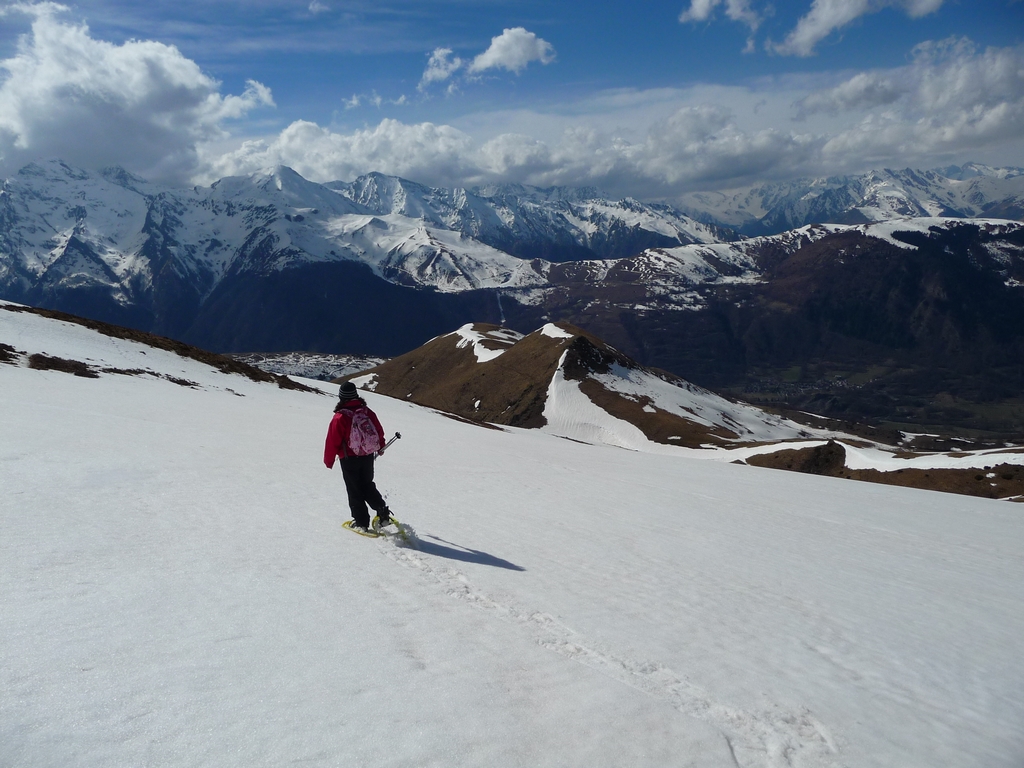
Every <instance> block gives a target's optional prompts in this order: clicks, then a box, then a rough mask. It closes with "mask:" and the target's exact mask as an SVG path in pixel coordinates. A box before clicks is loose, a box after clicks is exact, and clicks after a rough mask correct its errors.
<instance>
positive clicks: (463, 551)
mask: <svg viewBox="0 0 1024 768" xmlns="http://www.w3.org/2000/svg"><path fill="white" fill-rule="evenodd" d="M426 538H428V539H433V540H434V541H439V542H442V543H441V544H435V543H434V542H432V541H426V540H425V539H419V540H418V542H417V543H418V546H417V549H418V550H419V551H420V552H422V553H424V554H427V555H436V556H437V557H446V558H448V559H449V560H461V561H462V562H464V563H477V564H478V565H490V566H493V567H495V568H507V569H508V570H510V571H525V570H526V569H525V568H523V567H522V566H521V565H516V564H515V563H510V562H509V561H508V560H502V559H501V558H500V557H495V556H494V555H489V554H487V553H486V552H481V551H480V550H478V549H469V548H468V547H462V546H459V545H458V544H453V543H452V542H450V541H445V540H444V539H442V538H439V537H437V536H427V537H426ZM446 545H447V546H446Z"/></svg>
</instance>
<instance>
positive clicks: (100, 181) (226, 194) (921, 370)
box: [0, 160, 1024, 432]
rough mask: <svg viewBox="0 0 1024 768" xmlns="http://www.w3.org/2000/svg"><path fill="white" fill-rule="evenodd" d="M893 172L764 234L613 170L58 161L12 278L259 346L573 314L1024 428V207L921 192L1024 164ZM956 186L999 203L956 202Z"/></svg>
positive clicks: (752, 384) (43, 179)
mask: <svg viewBox="0 0 1024 768" xmlns="http://www.w3.org/2000/svg"><path fill="white" fill-rule="evenodd" d="M947 173H950V174H952V173H953V171H951V170H949V171H947ZM886 174H888V175H887V176H885V178H887V179H890V181H891V183H889V182H887V183H889V186H884V185H883V186H877V187H876V188H875V192H874V193H873V194H874V196H873V197H871V198H870V199H871V200H874V201H875V204H874V207H871V208H870V210H869V208H868V207H867V206H866V204H864V205H861V207H860V208H858V209H857V210H858V211H860V214H858V215H860V216H861V217H862V218H871V219H873V220H872V221H871V222H869V223H865V222H863V221H862V222H861V223H857V224H841V223H818V224H807V223H803V222H805V221H806V220H807V219H808V217H810V218H822V216H820V215H818V214H821V213H823V211H825V209H824V208H821V209H814V211H816V212H815V213H814V215H813V216H812V215H811V214H810V213H808V212H807V211H810V210H811V209H810V208H808V209H807V211H805V212H804V214H801V215H803V218H799V217H796V218H793V219H792V220H791V221H789V222H788V223H790V224H800V226H797V227H796V228H794V229H787V230H786V231H784V232H781V233H779V234H772V235H762V236H758V237H752V238H750V237H748V238H741V237H740V236H739V235H737V234H736V233H735V232H732V231H730V230H727V229H724V228H722V227H721V226H719V225H718V224H714V223H711V224H709V223H701V222H699V221H697V220H696V219H695V218H693V217H692V216H688V215H686V214H684V213H683V212H681V211H680V210H678V209H676V208H673V207H671V206H668V205H664V204H652V203H642V202H639V201H636V200H632V199H622V200H612V199H609V198H606V197H603V196H601V194H600V193H599V192H598V191H596V190H593V189H564V188H551V189H544V190H541V189H536V188H528V187H522V186H494V187H489V188H481V189H476V190H465V189H438V188H431V187H427V186H423V185H420V184H416V183H414V182H411V181H408V180H405V179H401V178H397V177H389V176H383V175H381V174H369V175H367V176H364V177H360V178H359V179H357V180H355V181H354V182H334V183H329V184H317V183H314V182H311V181H308V180H306V179H304V178H303V177H301V176H300V175H299V174H297V173H295V172H294V171H292V170H291V169H288V168H284V167H279V168H276V169H272V170H271V171H268V172H265V173H259V174H253V175H251V176H245V177H230V178H225V179H221V180H220V181H217V182H215V183H214V184H212V185H210V186H209V187H195V188H192V189H184V190H183V189H168V188H164V187H160V186H157V185H154V184H150V183H148V182H146V181H145V180H143V179H140V178H138V177H136V176H133V175H131V174H130V173H128V172H126V171H124V170H123V169H119V168H114V169H106V170H104V171H101V172H90V171H85V170H82V169H77V168H73V167H71V166H69V165H67V164H65V163H63V162H61V161H59V160H52V161H48V162H45V163H36V164H31V165H29V166H26V167H25V168H23V169H22V170H21V171H20V172H19V173H18V174H16V175H15V176H13V177H11V178H9V179H7V180H6V181H5V182H4V186H3V189H2V190H0V298H4V299H7V300H11V301H18V302H22V303H26V304H31V305H36V306H42V307H49V308H54V309H59V310H63V311H68V312H74V313H77V314H81V315H85V316H89V317H93V318H96V319H100V320H105V321H110V322H116V323H121V324H123V325H128V326H132V327H135V328H139V329H142V330H146V331H152V332H156V333H159V334H163V335H166V336H170V337H173V338H177V339H181V340H184V341H187V342H189V343H193V344H197V345H199V346H203V347H205V348H210V349H215V350H218V351H235V352H246V351H248V352H253V351H259V352H280V351H290V350H307V351H316V352H324V353H341V352H347V353H362V354H370V355H377V356H382V357H390V356H394V355H398V354H402V353H404V352H406V351H408V350H410V349H412V348H414V347H416V346H418V345H420V344H422V343H424V342H425V341H427V340H428V339H430V338H432V337H435V336H439V335H442V334H445V333H448V332H450V331H451V329H452V328H457V327H460V326H462V325H465V324H466V323H473V322H489V323H495V324H501V325H504V326H507V327H509V328H512V329H515V330H517V331H519V332H523V333H529V332H531V331H533V330H534V329H536V328H538V327H540V326H542V325H544V324H545V323H548V322H568V323H572V324H574V325H575V326H579V327H580V328H582V329H585V330H586V331H589V332H592V333H595V334H597V335H598V336H600V337H601V338H603V339H606V340H607V341H608V342H609V343H610V344H613V345H614V346H615V347H616V348H618V349H621V350H623V351H624V352H625V353H627V354H629V355H631V356H632V357H633V358H635V359H636V360H638V361H639V362H640V363H641V364H644V365H651V366H656V367H658V368H661V369H665V370H667V371H670V372H672V373H673V374H676V375H680V376H683V377H685V378H686V379H688V380H690V381H693V382H695V383H697V384H699V385H702V386H706V387H711V388H716V389H720V390H726V391H729V392H731V393H732V394H736V395H739V396H741V397H743V398H744V399H748V400H751V399H758V398H761V399H762V400H763V401H764V402H765V404H771V405H776V406H783V407H791V408H797V409H801V410H813V411H815V412H817V413H824V414H825V415H828V416H832V417H838V418H849V419H854V420H864V419H879V420H883V421H887V422H893V423H899V424H902V423H908V424H916V425H920V426H925V425H929V424H940V425H942V426H949V425H954V426H963V427H971V428H976V429H985V430H989V431H996V432H1000V431H1002V432H1005V431H1013V430H1015V429H1018V428H1019V429H1024V404H1022V403H1020V402H1018V398H1019V396H1018V394H1017V393H1019V392H1020V391H1022V390H1024V372H1022V370H1021V368H1020V364H1019V360H1020V359H1022V355H1024V290H1022V287H1024V225H1022V224H1020V223H1018V222H1013V221H1009V220H1005V219H978V218H973V219H966V220H964V219H959V218H950V217H941V216H933V217H931V218H922V217H919V216H916V215H915V216H912V217H909V218H906V217H903V218H899V217H898V215H899V214H903V213H907V212H909V213H913V214H917V213H921V212H926V213H932V214H938V213H951V212H960V213H964V212H966V213H973V212H976V211H978V210H982V209H987V210H994V209H995V208H998V207H1000V206H1001V208H1000V210H1003V211H1004V212H1007V211H1009V212H1012V211H1010V209H1011V208H1012V207H1013V205H1015V203H1014V202H1013V201H1014V200H1015V199H1016V198H1015V197H1014V194H1016V193H1015V192H1014V190H1020V189H1021V187H1022V185H1024V176H1022V175H1021V174H1020V173H1019V172H1018V171H1017V170H1016V169H1001V170H996V169H987V168H985V167H982V166H972V167H969V168H960V169H958V171H957V174H954V175H959V176H961V177H963V178H959V179H953V178H951V177H950V176H948V175H942V174H938V173H937V172H909V171H908V172H901V174H902V175H901V174H892V173H890V172H886ZM878 176H879V178H881V177H882V174H878ZM897 177H899V178H901V179H903V180H904V183H902V186H900V187H899V189H900V190H902V191H901V192H900V193H899V195H896V193H895V192H893V193H892V194H890V193H889V192H886V193H885V194H884V195H883V194H882V191H881V190H882V189H883V187H884V189H886V190H890V192H891V190H893V189H895V188H896V187H895V184H896V180H898V178H897ZM913 179H918V180H920V181H919V183H918V182H915V184H916V186H915V184H911V183H910V180H913ZM929 179H932V180H933V181H934V184H931V185H930V186H929V184H925V182H926V181H928V180H929ZM942 179H945V180H946V181H942ZM837 183H838V182H837ZM829 184H831V182H829V183H822V184H821V185H819V187H821V189H823V190H826V191H827V189H833V187H834V188H835V189H847V188H852V187H851V186H850V184H847V186H846V187H841V186H835V185H833V187H829ZM943 185H945V186H943ZM958 185H959V186H958ZM861 187H862V188H864V189H866V187H865V185H864V184H863V183H862V184H861ZM826 188H827V189H826ZM947 188H948V189H947ZM954 188H955V189H957V190H959V192H958V193H957V194H958V195H959V197H957V200H967V199H968V198H970V199H971V200H973V203H972V204H973V205H975V206H976V207H975V208H972V209H969V210H968V209H963V210H961V209H962V208H963V206H961V208H958V209H956V210H955V211H954V209H953V208H952V207H951V206H947V207H946V208H939V207H936V206H937V205H938V203H936V202H935V200H936V199H937V195H938V191H937V190H939V191H941V190H942V189H947V191H949V190H952V189H954ZM968 188H970V189H971V190H973V192H971V193H970V194H968V192H966V191H965V190H967V189H968ZM763 189H767V188H762V190H763ZM787 189H789V192H788V193H787V194H788V195H789V197H788V198H786V199H795V196H796V195H797V193H798V192H799V189H798V187H797V185H791V187H787ZM783 191H785V190H783V188H782V187H779V189H778V190H777V192H778V194H779V196H780V197H779V199H780V200H781V199H783V198H785V197H786V196H785V195H782V192H783ZM847 191H848V189H847ZM862 191H863V189H862ZM925 192H928V194H927V195H926V194H925ZM758 194H760V193H758ZM829 194H831V193H829ZM836 194H838V193H836ZM844 194H846V193H844ZM949 194H952V192H949ZM915 195H916V196H915ZM929 195H930V196H929ZM823 196H825V192H822V194H819V195H817V197H816V198H815V199H818V198H822V197H823ZM832 196H833V197H834V195H832ZM747 198H749V200H750V201H753V200H754V199H755V198H757V199H758V200H761V203H759V205H761V207H762V208H764V206H765V205H767V202H768V198H766V197H764V196H763V195H762V196H761V197H757V195H756V194H754V193H753V192H750V193H748V195H747V197H746V198H744V199H745V200H746V199H747ZM803 198H805V199H808V200H809V199H811V198H809V197H808V194H807V193H804V195H803ZM897 198H898V199H899V200H909V199H911V198H912V199H913V200H914V201H916V202H915V203H914V204H915V205H916V206H918V207H917V208H915V209H913V210H911V209H906V210H905V209H904V208H902V207H901V205H902V204H901V205H897V204H896V203H894V202H893V200H896V199H897ZM857 199H858V200H860V201H861V202H863V201H864V200H867V199H868V198H867V197H864V196H863V195H862V196H861V197H860V198H857ZM884 201H888V202H886V204H885V205H882V202H884ZM748 202H749V201H748ZM745 204H747V203H745ZM958 204H959V203H958ZM750 205H753V203H749V205H748V208H750ZM776 208H777V206H775V207H772V208H771V209H769V211H768V212H766V213H765V214H764V215H763V216H762V217H761V219H764V220H768V219H769V215H768V214H769V213H770V212H771V211H772V210H776ZM750 210H753V209H752V208H750ZM757 210H758V211H760V210H761V209H760V208H759V209H757ZM793 210H794V211H795V210H796V208H794V209H793ZM838 210H839V209H838V208H837V209H836V211H838ZM844 211H845V209H844ZM865 211H867V212H869V213H870V214H871V215H870V216H868V215H867V214H866V213H865ZM848 213H849V211H846V212H845V213H844V212H842V211H840V212H839V213H837V214H836V215H835V217H834V218H836V219H839V218H843V217H844V216H847V214H848ZM793 215H794V216H795V214H793ZM725 223H728V222H725ZM762 226H764V227H769V224H768V223H765V224H762ZM771 226H775V225H771ZM1007 408H1009V410H1007ZM1018 422H1019V423H1018Z"/></svg>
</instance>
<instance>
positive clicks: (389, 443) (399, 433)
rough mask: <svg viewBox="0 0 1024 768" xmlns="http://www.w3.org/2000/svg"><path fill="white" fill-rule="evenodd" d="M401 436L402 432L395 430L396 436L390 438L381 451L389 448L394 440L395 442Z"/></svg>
mask: <svg viewBox="0 0 1024 768" xmlns="http://www.w3.org/2000/svg"><path fill="white" fill-rule="evenodd" d="M401 436H402V433H401V432H395V436H394V437H392V438H391V439H390V440H388V441H387V442H386V443H384V447H383V448H381V449H380V451H379V453H383V452H384V451H385V450H387V447H388V446H389V445H391V444H392V443H393V442H395V440H397V439H398V438H400V437H401Z"/></svg>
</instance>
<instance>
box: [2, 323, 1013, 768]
mask: <svg viewBox="0 0 1024 768" xmlns="http://www.w3.org/2000/svg"><path fill="white" fill-rule="evenodd" d="M8 314H11V313H6V312H4V313H2V315H0V338H2V339H3V340H4V341H6V342H7V343H10V344H12V345H14V346H15V347H16V348H18V349H23V350H27V351H46V352H47V353H48V354H61V353H62V352H63V354H62V356H66V357H74V358H76V359H85V358H86V357H91V358H92V359H93V360H95V361H97V362H100V361H102V362H103V364H105V365H114V366H117V367H142V366H139V365H136V363H138V362H139V361H140V360H144V361H148V362H149V364H150V365H152V366H153V367H154V370H158V371H161V372H162V371H164V369H165V368H167V369H168V370H167V372H169V373H174V372H177V373H174V375H176V376H178V377H181V378H187V379H189V380H191V381H195V382H197V383H198V384H199V386H200V387H201V388H195V389H193V388H188V387H182V386H177V385H175V384H173V383H171V382H169V381H166V380H162V379H156V378H152V377H128V376H116V375H105V376H103V377H102V378H100V379H82V378H78V377H74V376H70V375H67V374H63V373H59V372H55V371H34V370H28V369H26V368H20V367H13V366H9V365H0V392H2V393H3V397H2V398H0V481H2V493H0V623H2V626H3V627H4V628H5V629H4V633H3V635H2V636H0V764H3V765H11V766H44V765H46V766H49V765H61V764H65V765H71V764H73V765H81V766H111V765H160V766H165V765H173V766H176V765H183V766H184V765H188V766H193V765H246V766H260V765H267V766H270V765H274V766H277V765H281V764H283V763H285V762H292V761H295V762H297V761H303V762H306V763H311V764H313V765H323V766H334V765H357V764H373V765H384V766H459V765H465V766H471V765H485V764H486V765H502V766H506V765H508V766H564V765H587V766H622V765H631V766H644V765H650V766H664V765H683V766H686V765H693V766H716V765H722V766H735V765H739V766H742V767H743V768H747V766H862V765H878V766H900V767H901V768H905V767H907V766H922V767H924V766H927V767H928V768H933V767H934V766H964V765H986V766H997V767H998V766H1007V767H1010V766H1019V765H1020V763H1021V760H1022V758H1024V735H1022V734H1024V728H1022V725H1024V672H1022V671H1021V667H1020V665H1019V663H1018V661H1019V659H1018V656H1019V648H1020V638H1021V637H1022V636H1024V545H1022V542H1024V536H1022V534H1024V517H1022V514H1021V510H1020V508H1019V507H1017V506H1015V505H1010V504H1005V503H998V502H993V501H987V500H981V499H975V498H971V497H964V496H952V495H944V494H936V493H928V492H923V491H915V490H910V489H903V488H894V487H888V486H880V485H870V484H866V483H863V484H862V483H853V482H849V481H841V480H833V479H829V478H819V477H813V476H807V475H799V474H795V473H786V472H778V471H772V470H764V469H758V468H754V467H743V466H735V465H731V464H726V463H719V462H709V461H698V460H695V459H690V458H687V457H685V456H679V455H658V454H649V453H640V452H636V451H627V450H622V449H616V448H611V447H606V446H593V445H583V444H580V443H577V442H573V441H570V440H565V439H562V438H559V437H555V436H552V435H549V434H544V433H542V432H537V431H522V430H507V431H496V430H488V429H484V428H481V427H476V426H472V425H468V424H464V423H460V422H456V421H453V420H451V419H447V418H445V417H443V416H441V415H438V414H435V413H433V412H431V411H429V410H426V409H423V408H419V407H417V406H413V405H411V404H408V403H403V402H399V401H395V400H390V399H387V398H384V397H381V396H377V395H373V394H368V395H367V399H368V400H369V401H370V404H371V405H372V407H374V408H375V409H376V410H377V412H378V413H379V414H380V416H381V420H382V422H383V423H384V426H385V428H386V429H387V430H388V432H389V433H392V432H394V431H395V430H398V431H401V432H402V435H403V437H402V440H400V441H399V442H398V443H397V444H396V445H395V446H394V447H393V448H392V449H390V450H389V452H388V453H387V455H386V456H384V457H383V458H382V459H381V460H380V461H379V462H378V465H377V467H378V470H377V473H378V483H379V485H380V487H381V489H382V490H383V491H384V492H385V494H386V495H387V496H388V500H389V504H390V505H391V507H392V508H393V509H394V511H395V514H396V515H397V516H398V517H399V519H400V520H403V521H404V522H407V523H409V524H411V525H412V526H413V527H414V528H415V530H416V532H417V534H418V536H419V539H420V542H421V544H420V549H419V550H413V549H403V548H399V547H396V546H394V545H393V544H392V543H390V542H388V541H381V540H367V539H365V538H361V537H358V536H353V535H352V534H351V533H349V532H347V531H344V530H343V529H342V528H341V526H340V523H341V522H342V521H343V520H344V519H346V518H347V510H346V508H345V502H344V490H343V483H342V480H341V476H340V472H339V471H338V469H337V468H335V469H334V470H333V471H332V472H328V471H327V470H326V469H325V468H324V467H323V465H322V462H321V456H322V447H323V438H324V434H325V432H326V428H327V424H328V422H329V420H330V415H331V408H332V407H333V403H334V399H333V397H319V396H316V395H311V394H307V393H298V392H292V391H283V390H279V389H276V388H274V387H273V386H267V385H258V384H255V383H253V382H249V381H248V380H245V379H241V378H239V377H232V376H227V375H224V374H220V373H217V372H213V371H211V370H210V369H207V368H205V367H204V366H202V365H200V364H198V363H194V362H192V361H188V360H183V359H181V358H177V357H176V356H174V355H167V357H166V358H162V357H160V356H161V355H164V354H165V353H161V352H159V351H158V350H148V351H147V353H146V355H145V356H142V355H141V354H140V353H141V351H146V350H140V349H139V348H138V347H139V345H134V344H133V343H131V342H115V341H114V340H111V339H105V338H103V337H96V336H95V335H94V334H92V333H91V332H89V331H87V330H86V329H83V328H80V327H77V326H69V325H66V324H63V323H52V322H51V321H46V320H44V319H42V318H38V317H35V316H29V315H20V314H19V315H12V317H10V318H9V317H7V315H8ZM43 344H45V345H48V348H46V349H40V348H38V345H43ZM172 366H173V370H170V368H171V367H172ZM311 384H312V382H311ZM330 389H331V394H332V395H333V388H330ZM234 393H238V394H237V395H236V394H234ZM239 395H241V396H239Z"/></svg>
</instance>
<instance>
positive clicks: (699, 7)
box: [679, 0, 761, 31]
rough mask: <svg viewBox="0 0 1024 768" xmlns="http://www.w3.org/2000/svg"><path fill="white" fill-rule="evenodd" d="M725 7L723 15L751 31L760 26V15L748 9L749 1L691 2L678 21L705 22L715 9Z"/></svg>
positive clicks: (693, 0)
mask: <svg viewBox="0 0 1024 768" xmlns="http://www.w3.org/2000/svg"><path fill="white" fill-rule="evenodd" d="M723 4H724V5H725V15H726V16H728V17H729V18H730V19H732V20H733V21H739V22H741V23H743V24H746V25H747V26H748V27H750V29H751V31H754V30H756V29H757V28H758V27H759V26H760V25H761V15H760V14H759V13H757V12H755V11H754V10H753V9H752V8H751V7H750V1H749V0H692V2H691V3H690V7H689V8H688V9H687V10H685V11H683V12H682V13H681V14H679V21H681V22H682V23H684V24H685V23H687V22H691V21H694V22H695V21H707V20H708V19H710V18H711V16H712V15H713V14H714V11H715V8H717V7H718V6H720V5H723Z"/></svg>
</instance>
